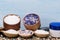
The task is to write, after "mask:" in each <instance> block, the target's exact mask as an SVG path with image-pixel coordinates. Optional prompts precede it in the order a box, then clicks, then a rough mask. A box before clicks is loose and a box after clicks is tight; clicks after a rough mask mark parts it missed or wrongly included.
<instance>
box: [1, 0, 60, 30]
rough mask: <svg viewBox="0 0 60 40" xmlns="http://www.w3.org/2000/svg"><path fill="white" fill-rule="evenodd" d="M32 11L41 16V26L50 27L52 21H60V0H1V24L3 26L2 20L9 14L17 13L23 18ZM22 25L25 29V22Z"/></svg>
mask: <svg viewBox="0 0 60 40" xmlns="http://www.w3.org/2000/svg"><path fill="white" fill-rule="evenodd" d="M32 12H33V13H36V14H38V15H39V16H40V20H41V27H46V26H47V27H48V26H49V23H50V22H54V21H58V22H60V17H59V16H60V0H0V26H3V25H2V20H3V17H4V16H5V15H7V14H10V13H13V14H17V15H19V16H20V17H21V20H22V19H23V17H24V16H25V15H26V14H28V13H32ZM22 22H23V21H22ZM22 22H21V23H22ZM21 27H22V29H24V28H23V27H24V26H23V24H22V25H21Z"/></svg>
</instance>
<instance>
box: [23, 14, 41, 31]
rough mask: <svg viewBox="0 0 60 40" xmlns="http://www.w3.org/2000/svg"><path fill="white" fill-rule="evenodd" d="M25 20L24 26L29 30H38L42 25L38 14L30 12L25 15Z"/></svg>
mask: <svg viewBox="0 0 60 40" xmlns="http://www.w3.org/2000/svg"><path fill="white" fill-rule="evenodd" d="M23 20H24V21H23V22H24V26H25V28H26V29H28V30H36V29H38V28H40V26H41V23H40V18H39V16H38V15H37V14H34V13H32V14H28V15H26V16H25V17H24V19H23Z"/></svg>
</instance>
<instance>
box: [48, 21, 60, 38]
mask: <svg viewBox="0 0 60 40" xmlns="http://www.w3.org/2000/svg"><path fill="white" fill-rule="evenodd" d="M49 31H50V35H51V36H52V37H60V22H52V23H50V29H49Z"/></svg>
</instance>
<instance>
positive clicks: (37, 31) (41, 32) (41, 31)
mask: <svg viewBox="0 0 60 40" xmlns="http://www.w3.org/2000/svg"><path fill="white" fill-rule="evenodd" d="M35 33H38V34H49V32H47V31H44V30H36V31H35Z"/></svg>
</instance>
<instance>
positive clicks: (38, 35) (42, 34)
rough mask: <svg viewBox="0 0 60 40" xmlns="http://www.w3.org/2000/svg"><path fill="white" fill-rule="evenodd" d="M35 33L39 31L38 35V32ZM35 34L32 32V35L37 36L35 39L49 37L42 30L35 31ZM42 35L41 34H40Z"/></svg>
mask: <svg viewBox="0 0 60 40" xmlns="http://www.w3.org/2000/svg"><path fill="white" fill-rule="evenodd" d="M36 31H40V33H38V32H36ZM36 31H35V32H34V34H35V35H36V36H37V37H47V36H49V32H47V31H44V30H36ZM41 31H42V32H43V33H42V32H41ZM44 32H45V33H44Z"/></svg>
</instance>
